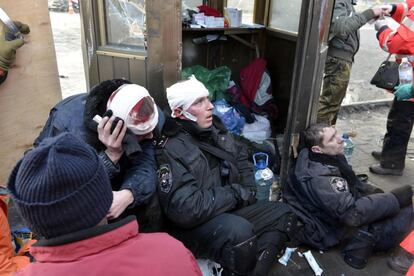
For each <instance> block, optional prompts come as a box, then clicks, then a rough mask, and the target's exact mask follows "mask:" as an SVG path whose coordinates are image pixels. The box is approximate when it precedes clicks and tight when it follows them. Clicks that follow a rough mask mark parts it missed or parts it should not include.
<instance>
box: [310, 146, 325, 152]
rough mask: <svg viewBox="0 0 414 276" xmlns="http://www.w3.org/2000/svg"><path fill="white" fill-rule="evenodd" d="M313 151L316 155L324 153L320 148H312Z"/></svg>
mask: <svg viewBox="0 0 414 276" xmlns="http://www.w3.org/2000/svg"><path fill="white" fill-rule="evenodd" d="M311 151H312V152H315V153H323V152H322V149H321V147H320V146H312V147H311Z"/></svg>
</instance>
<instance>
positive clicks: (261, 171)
mask: <svg viewBox="0 0 414 276" xmlns="http://www.w3.org/2000/svg"><path fill="white" fill-rule="evenodd" d="M268 161H269V156H268V155H267V154H266V153H264V152H258V153H255V154H253V162H254V167H255V173H254V180H255V182H256V187H257V193H256V198H257V200H269V198H270V187H271V186H272V183H273V172H272V170H271V169H269V168H268V167H267V166H268Z"/></svg>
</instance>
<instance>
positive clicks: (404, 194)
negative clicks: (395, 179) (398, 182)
mask: <svg viewBox="0 0 414 276" xmlns="http://www.w3.org/2000/svg"><path fill="white" fill-rule="evenodd" d="M390 193H392V194H393V195H395V197H396V198H397V200H398V203H399V204H400V208H403V207H405V206H408V205H410V204H412V198H413V189H412V188H411V186H410V185H404V186H402V187H398V188H395V189H393V190H391V191H390Z"/></svg>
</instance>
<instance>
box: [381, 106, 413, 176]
mask: <svg viewBox="0 0 414 276" xmlns="http://www.w3.org/2000/svg"><path fill="white" fill-rule="evenodd" d="M413 124H414V103H412V102H407V101H402V102H399V101H397V100H395V99H394V102H393V103H392V106H391V109H390V112H389V113H388V118H387V133H386V134H385V136H384V143H383V146H382V154H381V166H382V167H384V168H392V169H404V166H405V155H406V153H407V146H408V141H409V140H410V135H411V131H412V129H413Z"/></svg>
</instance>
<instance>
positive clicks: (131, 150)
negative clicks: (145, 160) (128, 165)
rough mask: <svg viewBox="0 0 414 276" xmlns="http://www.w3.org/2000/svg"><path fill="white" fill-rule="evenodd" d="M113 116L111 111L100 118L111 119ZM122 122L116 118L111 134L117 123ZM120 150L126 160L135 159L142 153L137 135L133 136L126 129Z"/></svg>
mask: <svg viewBox="0 0 414 276" xmlns="http://www.w3.org/2000/svg"><path fill="white" fill-rule="evenodd" d="M112 115H113V112H112V110H110V109H109V110H107V111H106V112H105V113H104V114H103V115H102V117H111V116H112ZM120 120H122V119H121V118H119V117H116V118H115V120H114V122H113V123H112V126H111V133H112V132H113V131H114V129H115V127H116V125H117V124H118V121H120ZM122 148H123V149H124V151H125V154H126V156H127V157H128V158H135V157H136V155H137V154H138V153H140V152H141V151H142V149H141V146H140V145H139V142H138V139H137V135H135V134H134V133H133V132H132V131H131V130H129V129H127V131H126V133H125V136H124V139H123V140H122Z"/></svg>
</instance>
